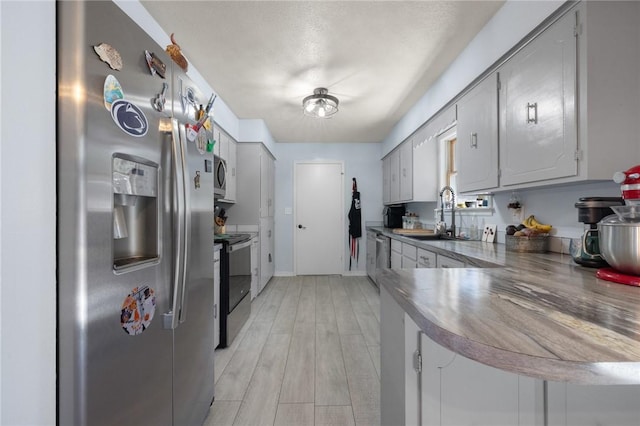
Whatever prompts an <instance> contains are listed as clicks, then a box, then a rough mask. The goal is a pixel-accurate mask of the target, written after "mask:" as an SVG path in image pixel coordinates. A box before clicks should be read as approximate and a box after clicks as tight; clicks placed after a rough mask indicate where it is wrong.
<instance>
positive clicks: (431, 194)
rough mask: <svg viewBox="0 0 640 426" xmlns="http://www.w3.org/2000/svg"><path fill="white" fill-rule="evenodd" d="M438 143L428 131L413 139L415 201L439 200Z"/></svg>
mask: <svg viewBox="0 0 640 426" xmlns="http://www.w3.org/2000/svg"><path fill="white" fill-rule="evenodd" d="M437 148H438V145H437V144H436V139H435V138H431V139H428V138H427V136H426V132H423V134H422V135H419V136H418V137H416V138H414V139H413V166H412V169H413V201H414V202H416V201H437V200H438V167H437V166H438V151H437Z"/></svg>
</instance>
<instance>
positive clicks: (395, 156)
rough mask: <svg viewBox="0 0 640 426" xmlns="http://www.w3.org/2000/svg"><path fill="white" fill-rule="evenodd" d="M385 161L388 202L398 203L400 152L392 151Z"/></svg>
mask: <svg viewBox="0 0 640 426" xmlns="http://www.w3.org/2000/svg"><path fill="white" fill-rule="evenodd" d="M385 161H387V162H388V165H387V167H388V168H389V202H390V203H397V202H398V201H400V150H399V149H396V150H394V151H393V152H392V153H391V154H389V156H388V157H387V158H385Z"/></svg>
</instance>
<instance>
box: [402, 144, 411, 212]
mask: <svg viewBox="0 0 640 426" xmlns="http://www.w3.org/2000/svg"><path fill="white" fill-rule="evenodd" d="M399 175H400V201H411V200H412V199H413V140H412V139H411V140H407V141H405V142H403V143H402V145H400V171H399Z"/></svg>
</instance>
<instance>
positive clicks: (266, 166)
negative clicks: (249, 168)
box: [256, 147, 275, 217]
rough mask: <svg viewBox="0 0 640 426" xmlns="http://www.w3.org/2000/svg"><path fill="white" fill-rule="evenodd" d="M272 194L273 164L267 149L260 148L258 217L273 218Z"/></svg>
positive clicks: (273, 186)
mask: <svg viewBox="0 0 640 426" xmlns="http://www.w3.org/2000/svg"><path fill="white" fill-rule="evenodd" d="M256 183H257V182H256ZM274 192H275V163H274V160H273V157H272V156H271V154H269V152H268V151H267V149H266V148H265V147H262V149H261V151H260V217H273V216H274V213H275V210H274V209H275V203H274Z"/></svg>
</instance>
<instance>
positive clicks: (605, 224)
mask: <svg viewBox="0 0 640 426" xmlns="http://www.w3.org/2000/svg"><path fill="white" fill-rule="evenodd" d="M598 232H599V235H600V240H599V243H600V254H601V255H602V257H603V258H604V260H606V261H607V263H608V264H609V265H611V267H613V268H614V269H616V270H617V271H619V272H623V273H625V274H631V275H640V222H627V221H623V220H621V219H620V218H619V217H618V216H617V215H611V216H607V217H605V218H604V219H602V220H601V221H600V222H599V223H598Z"/></svg>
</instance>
